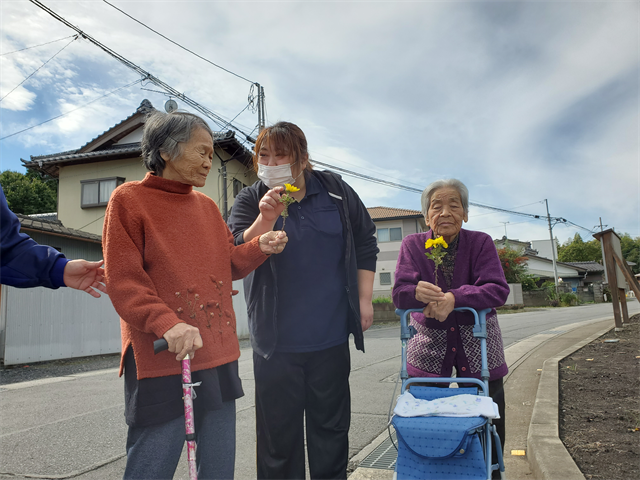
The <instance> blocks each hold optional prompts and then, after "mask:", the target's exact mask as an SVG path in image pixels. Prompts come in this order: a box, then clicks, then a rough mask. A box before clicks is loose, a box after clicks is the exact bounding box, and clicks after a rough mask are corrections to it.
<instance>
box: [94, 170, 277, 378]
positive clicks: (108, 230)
mask: <svg viewBox="0 0 640 480" xmlns="http://www.w3.org/2000/svg"><path fill="white" fill-rule="evenodd" d="M103 249H104V259H105V270H106V284H107V291H108V293H109V296H110V297H111V301H112V302H113V306H114V307H115V309H116V311H117V312H118V314H119V315H120V327H121V330H122V353H123V357H122V358H123V359H124V353H125V352H126V350H127V348H128V347H129V346H130V345H132V346H133V353H134V355H135V359H136V366H137V369H138V379H142V378H150V377H163V376H167V375H175V374H179V373H180V371H181V370H180V362H177V361H176V358H175V354H174V353H169V352H167V351H165V352H162V353H160V354H158V355H154V354H153V342H154V340H157V339H158V338H161V337H162V335H163V334H164V333H165V332H166V331H167V330H169V329H170V328H171V327H173V326H174V325H176V324H178V323H180V322H185V323H188V324H190V325H194V326H196V327H198V329H199V330H200V335H201V336H202V340H203V343H204V346H203V347H202V348H201V349H200V350H198V351H197V354H196V355H195V357H194V359H193V360H192V362H191V365H192V367H191V368H192V370H194V371H196V370H202V369H206V368H213V367H217V366H219V365H223V364H225V363H229V362H232V361H234V360H237V359H238V358H239V357H240V349H239V346H238V338H237V336H236V318H235V315H234V312H233V305H232V299H231V297H232V286H231V281H232V280H237V279H240V278H243V277H245V276H246V275H247V274H249V273H250V272H251V271H252V270H254V269H255V268H256V267H258V266H259V265H260V264H261V263H262V262H264V260H265V259H266V258H267V255H265V254H263V253H262V252H261V251H260V247H259V245H258V238H255V239H253V240H252V241H251V242H248V243H247V244H244V245H238V246H235V245H234V242H233V236H232V235H231V232H230V231H229V229H228V227H227V225H226V224H225V223H224V220H223V219H222V216H221V215H220V211H219V210H218V207H217V206H216V204H215V203H214V202H213V200H211V199H210V198H209V197H207V196H206V195H204V194H202V193H200V192H196V191H193V189H192V187H191V186H190V185H185V184H182V183H179V182H175V181H173V180H166V179H164V178H159V177H156V176H154V175H151V174H150V173H148V174H147V176H146V177H145V179H144V180H143V181H141V182H128V183H125V184H124V185H122V186H120V187H118V188H117V189H116V190H115V191H114V192H113V195H112V197H111V200H110V201H109V205H108V207H107V211H106V215H105V223H104V231H103ZM122 371H123V360H121V362H120V375H122Z"/></svg>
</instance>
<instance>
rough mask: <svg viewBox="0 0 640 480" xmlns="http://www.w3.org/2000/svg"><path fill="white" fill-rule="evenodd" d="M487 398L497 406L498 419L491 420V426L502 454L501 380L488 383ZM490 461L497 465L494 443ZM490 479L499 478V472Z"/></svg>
mask: <svg viewBox="0 0 640 480" xmlns="http://www.w3.org/2000/svg"><path fill="white" fill-rule="evenodd" d="M489 396H490V397H491V398H492V399H493V401H494V402H495V403H496V405H498V413H499V414H500V418H497V419H493V421H492V422H493V424H494V425H495V426H496V431H497V433H498V437H500V444H501V445H500V446H501V447H502V448H501V450H502V453H503V454H504V442H505V400H504V381H503V379H502V378H498V379H496V380H491V381H490V382H489ZM491 450H492V451H491V461H492V463H498V455H497V454H496V443H495V442H492V445H491ZM491 478H500V472H499V471H494V472H493V474H492V477H491Z"/></svg>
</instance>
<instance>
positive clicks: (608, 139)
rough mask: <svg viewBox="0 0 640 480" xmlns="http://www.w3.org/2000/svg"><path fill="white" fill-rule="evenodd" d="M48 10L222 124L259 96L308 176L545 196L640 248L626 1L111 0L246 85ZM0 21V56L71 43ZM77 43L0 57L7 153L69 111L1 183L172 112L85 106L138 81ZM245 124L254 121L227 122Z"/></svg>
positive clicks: (23, 11)
mask: <svg viewBox="0 0 640 480" xmlns="http://www.w3.org/2000/svg"><path fill="white" fill-rule="evenodd" d="M110 1H111V0H110ZM43 3H44V4H46V5H47V6H48V7H49V8H51V9H52V10H54V11H55V12H57V13H58V14H59V15H61V16H62V17H64V18H66V19H67V20H68V21H70V22H71V23H73V24H74V25H76V26H78V27H79V28H80V29H82V30H84V31H85V32H87V33H88V34H90V35H91V36H93V37H94V38H96V39H97V40H99V41H100V42H102V43H104V44H105V45H106V46H108V47H109V48H111V49H112V50H115V51H116V52H118V53H119V54H121V55H122V56H124V57H126V58H127V59H129V60H130V61H132V62H134V63H135V64H137V65H139V66H140V67H142V68H143V69H145V70H146V71H148V72H150V73H152V74H153V75H155V76H156V77H158V78H160V79H162V80H163V81H164V82H166V83H167V84H169V85H171V86H172V87H174V88H175V89H176V90H178V91H180V92H184V93H185V94H186V95H188V96H189V97H191V98H192V99H194V100H196V101H197V102H199V103H200V104H202V105H204V106H206V107H207V108H209V109H210V110H212V111H214V112H216V113H217V114H219V115H221V116H222V117H224V118H226V119H232V118H234V117H236V115H238V114H239V113H240V112H241V111H243V109H245V107H246V106H247V97H248V95H249V92H250V88H251V82H259V83H260V84H261V85H262V86H263V87H264V89H265V94H266V108H267V122H268V123H274V122H276V121H278V120H288V121H292V122H294V123H297V124H298V125H300V127H301V128H302V129H303V130H304V131H305V133H306V134H307V137H308V140H309V147H310V151H311V156H312V158H315V159H316V160H318V161H321V162H325V163H329V164H333V165H338V166H341V167H342V168H347V169H349V170H353V171H357V172H359V173H363V174H366V175H370V176H374V177H378V178H383V179H386V180H389V181H392V182H395V183H400V184H403V185H407V186H410V187H413V188H419V189H422V188H424V187H425V186H426V185H427V184H429V183H430V182H432V181H434V180H437V179H441V178H450V177H455V178H459V179H460V180H462V181H463V182H465V183H466V185H467V186H468V187H469V190H470V194H471V201H473V202H477V203H482V204H487V205H492V206H496V207H500V208H504V209H509V210H516V211H521V212H526V213H532V214H539V215H545V214H546V210H545V205H544V199H548V201H549V208H550V211H551V215H552V216H555V217H564V218H566V219H567V220H569V221H570V222H573V223H574V224H577V225H580V226H582V227H586V228H587V229H592V228H593V227H594V226H595V225H596V224H598V222H599V218H600V217H602V222H603V223H604V224H605V225H608V226H609V227H614V228H615V229H616V231H618V232H627V233H629V234H631V235H632V236H634V237H635V236H640V149H639V145H638V141H639V132H640V130H639V109H640V95H639V88H640V83H639V78H640V75H639V73H640V71H639V58H640V51H639V19H640V7H639V3H638V2H637V1H625V2H622V1H621V2H616V1H603V2H597V1H584V2H581V1H571V2H564V1H562V2H561V1H555V2H554V1H544V2H536V1H530V2H516V1H493V2H482V1H446V2H445V1H440V2H433V1H423V2H421V1H411V2H403V1H393V2H378V1H364V2H363V1H357V2H344V1H340V2H337V1H336V2H323V1H315V2H311V1H305V2H296V1H251V2H243V1H233V2H222V1H197V2H196V1H194V2H190V1H180V2H177V1H123V0H113V1H112V2H111V3H113V4H114V5H115V6H117V7H118V8H121V9H122V10H124V11H125V12H127V13H128V14H130V15H131V16H133V17H135V18H136V19H138V20H140V21H142V22H144V23H145V24H147V25H148V26H150V27H152V28H154V29H155V30H158V31H159V32H161V33H163V34H164V35H166V36H168V37H169V38H171V39H173V40H174V41H176V42H178V43H180V44H182V45H183V46H185V47H187V48H189V49H191V50H193V51H195V52H197V53H198V54H200V55H202V56H204V57H206V58H207V59H209V60H211V61H212V62H214V63H216V64H218V65H221V66H223V67H225V68H226V69H228V70H231V71H233V72H235V73H237V74H238V75H240V76H241V77H244V78H245V79H247V80H249V81H247V80H244V79H242V78H238V77H236V76H234V75H231V74H229V73H226V72H224V71H222V70H220V69H218V68H216V67H214V66H212V65H210V64H207V63H206V62H204V61H202V60H200V59H198V58H196V57H195V56H193V55H190V54H188V53H186V52H185V51H184V50H181V49H180V48H178V47H176V46H174V45H172V44H171V43H169V42H167V41H166V40H164V39H163V38H161V37H159V36H158V35H156V34H154V33H153V32H151V31H149V30H147V29H146V28H144V27H143V26H141V25H140V24H138V23H135V22H134V21H133V20H131V19H130V18H127V17H126V16H125V15H123V14H122V13H120V12H119V11H117V10H116V9H114V8H113V7H111V6H109V5H108V4H107V3H104V2H102V1H99V0H95V1H84V2H71V1H64V2H63V1H50V0H43ZM0 9H1V19H0V22H1V25H0V26H1V30H2V33H1V36H0V42H1V44H0V53H2V54H5V53H8V52H13V51H15V50H18V49H22V48H25V47H31V46H34V45H39V44H42V43H45V42H50V41H53V40H58V39H62V38H64V37H68V36H70V35H72V34H73V33H74V32H73V31H71V30H70V29H68V28H67V27H65V26H64V25H62V24H61V23H59V22H58V21H56V20H55V19H53V18H52V17H51V16H49V15H48V14H46V13H45V12H43V11H42V10H41V9H39V8H38V7H37V6H35V5H34V4H32V3H30V2H29V1H27V0H19V1H8V0H4V1H3V2H2V4H1V5H0ZM71 40H72V39H71V38H66V39H63V40H59V41H57V42H53V43H50V44H48V45H44V46H41V47H38V48H32V49H28V50H23V51H21V52H17V53H9V54H7V55H3V56H1V57H0V60H1V62H2V63H1V76H0V97H4V96H5V95H6V98H3V99H2V101H1V102H0V129H1V134H0V137H5V136H7V135H11V134H12V133H14V132H18V131H20V130H22V129H25V128H27V127H30V126H32V125H36V124H39V123H41V122H44V121H45V120H48V119H50V118H53V117H56V116H58V115H61V114H66V115H65V116H63V117H61V118H59V119H57V120H54V121H51V122H48V123H45V124H43V125H42V126H39V127H36V128H32V129H30V130H27V131H25V132H23V133H20V134H17V135H13V136H10V137H8V138H4V139H3V140H1V141H0V161H1V169H2V170H6V169H11V170H18V171H24V169H23V167H22V164H21V162H20V158H24V159H28V158H29V156H30V155H41V154H48V153H55V152H60V151H64V150H70V149H75V148H78V147H80V146H81V145H83V144H84V143H86V142H87V141H88V140H89V139H91V138H93V137H95V136H97V135H98V134H100V133H101V132H103V131H104V130H106V129H107V128H109V127H110V126H112V125H114V124H115V123H117V122H119V121H120V120H122V119H123V118H125V117H127V116H128V115H130V114H132V113H133V112H134V111H135V109H136V107H137V106H138V105H139V104H140V102H141V100H142V99H144V98H148V99H149V100H150V101H151V102H152V103H153V104H154V106H156V107H162V105H163V104H164V102H165V101H166V100H167V99H168V97H166V96H165V95H163V94H162V93H160V89H159V88H158V87H156V86H154V85H153V84H150V83H144V84H136V85H134V86H131V87H129V88H125V89H122V90H120V91H118V92H116V93H114V94H112V95H109V96H106V97H104V98H102V99H99V100H97V101H95V102H94V103H91V104H90V105H88V106H86V107H82V106H83V105H85V104H87V103H88V102H91V101H93V100H96V99H98V98H99V97H101V96H103V95H105V94H107V93H109V92H112V91H113V90H116V89H118V88H120V87H123V86H125V85H127V84H130V83H131V82H135V81H136V80H139V79H140V76H139V75H138V74H137V73H135V72H134V71H132V70H130V69H128V68H126V67H124V66H123V65H122V64H120V63H119V62H117V61H116V60H114V59H113V58H111V57H110V56H108V55H107V54H105V53H104V52H103V51H101V50H100V49H98V48H97V47H95V46H93V45H92V44H91V43H89V42H88V41H86V40H76V41H72V42H71V43H69V42H70V41H71ZM63 47H65V48H64V49H63ZM61 49H63V50H62V51H61V52H59V51H60V50H61ZM57 52H59V53H58V54H57V55H56V56H55V57H53V58H52V59H51V57H52V56H54V54H56V53H57ZM49 59H51V60H50V61H49V62H48V63H47V64H46V65H45V66H44V67H42V68H41V69H40V70H39V71H38V72H37V73H36V74H34V75H33V76H32V77H31V78H29V79H28V80H27V81H26V82H24V83H23V84H22V85H21V86H19V87H18V88H15V87H16V86H17V85H18V84H20V82H22V81H23V80H24V79H25V77H27V76H28V75H30V74H31V73H33V71H34V70H36V69H37V68H39V67H40V66H41V65H42V64H43V63H44V62H46V61H47V60H49ZM14 88H15V90H13V91H11V90H12V89H14ZM145 89H146V90H145ZM150 90H153V91H150ZM9 92H11V93H9ZM179 103H180V102H179ZM79 107H82V108H79ZM180 107H181V108H186V105H184V104H180ZM74 109H77V110H75V111H73V112H71V111H72V110H74ZM67 112H71V113H67ZM256 123H257V115H256V114H254V113H252V112H251V109H247V110H245V111H244V112H243V113H242V114H240V115H239V116H238V117H237V119H236V120H235V121H234V124H235V125H237V126H238V127H239V128H241V129H242V130H243V131H245V132H247V133H249V132H251V131H252V130H254V128H255V126H256ZM212 127H213V128H214V129H216V130H219V129H220V127H218V126H216V125H215V124H212ZM345 179H346V180H347V181H348V182H349V183H350V184H351V185H353V186H354V188H355V189H356V191H357V192H358V193H359V194H360V196H361V197H362V199H363V201H364V203H365V205H367V206H369V207H373V206H389V207H398V208H411V209H419V208H420V196H419V194H416V193H411V192H407V191H403V190H399V189H394V188H387V187H382V186H380V185H377V184H374V183H369V182H366V181H364V180H360V179H354V178H350V177H345ZM469 220H470V221H469V223H468V225H467V226H468V227H469V228H472V229H476V230H483V231H485V232H487V233H489V234H490V235H492V236H493V237H494V238H499V237H501V236H502V235H504V233H505V226H506V230H507V233H508V236H509V238H514V239H520V240H537V239H544V238H548V236H549V233H548V229H547V225H546V222H545V221H542V220H535V219H529V218H526V217H521V216H516V215H509V214H502V213H492V212H491V211H489V210H485V209H481V208H477V207H472V209H471V211H470V219H469ZM506 222H508V223H506ZM575 233H580V234H581V235H582V237H583V238H584V239H585V240H587V239H590V238H591V236H590V233H589V232H588V231H585V230H581V229H579V228H576V227H574V226H571V225H566V224H562V225H558V226H556V227H555V228H554V235H555V236H557V237H558V239H559V240H560V241H565V240H567V239H568V238H569V237H573V235H574V234H575Z"/></svg>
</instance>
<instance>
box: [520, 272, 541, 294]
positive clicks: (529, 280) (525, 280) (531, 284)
mask: <svg viewBox="0 0 640 480" xmlns="http://www.w3.org/2000/svg"><path fill="white" fill-rule="evenodd" d="M537 281H538V277H536V276H535V275H531V274H529V273H525V274H524V275H522V276H521V277H520V283H521V284H522V291H523V292H528V291H531V290H536V289H537V288H538V284H537Z"/></svg>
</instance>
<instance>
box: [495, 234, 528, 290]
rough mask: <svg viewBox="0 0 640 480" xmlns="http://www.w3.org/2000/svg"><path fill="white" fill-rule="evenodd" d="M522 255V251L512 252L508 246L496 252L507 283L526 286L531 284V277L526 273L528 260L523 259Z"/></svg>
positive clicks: (526, 258)
mask: <svg viewBox="0 0 640 480" xmlns="http://www.w3.org/2000/svg"><path fill="white" fill-rule="evenodd" d="M522 253H523V250H522V249H521V250H513V249H512V248H510V247H509V245H508V244H506V245H505V246H504V247H503V248H500V249H499V250H498V257H500V263H501V264H502V270H503V271H504V276H505V277H506V279H507V283H523V284H526V285H529V284H530V283H533V282H532V281H531V280H532V276H531V275H529V274H528V273H527V260H529V258H528V257H524V256H523V255H522Z"/></svg>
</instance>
